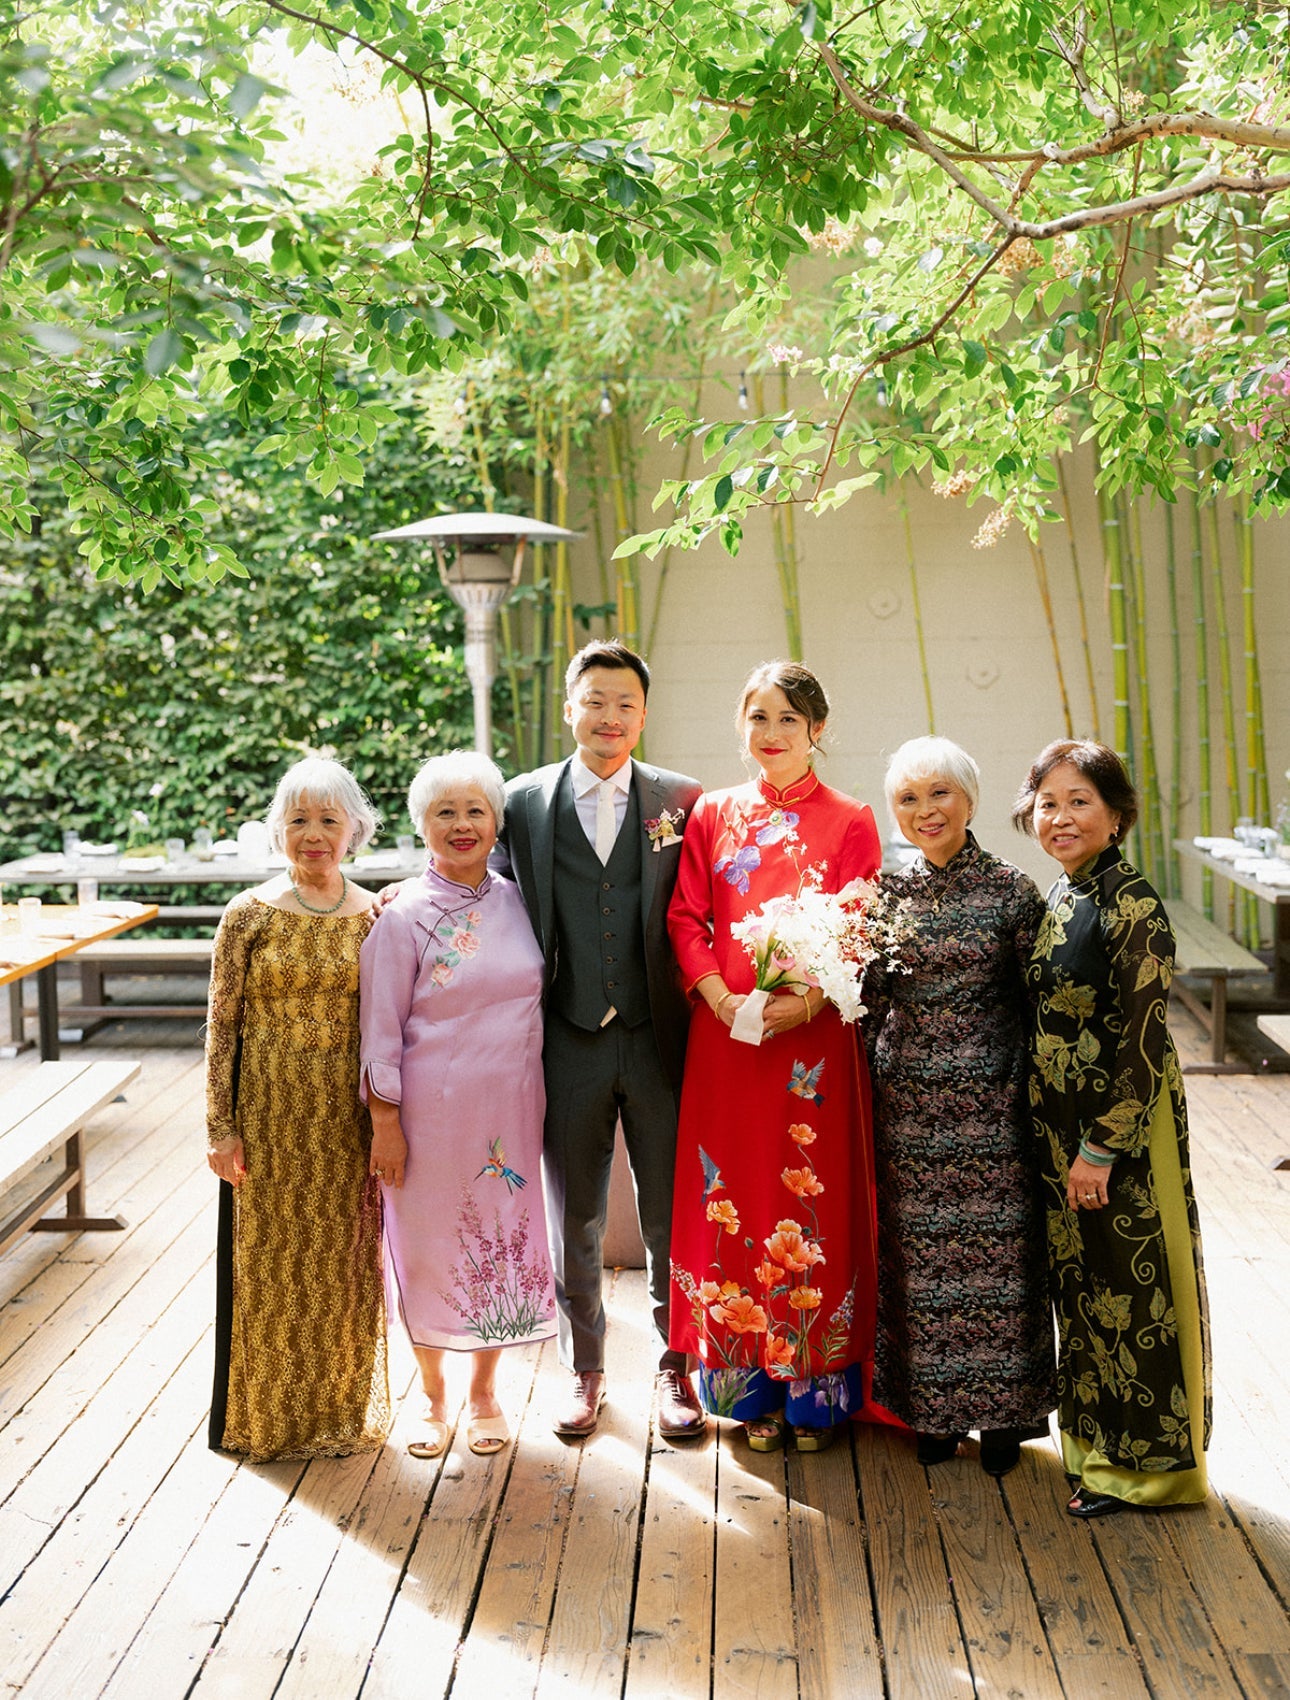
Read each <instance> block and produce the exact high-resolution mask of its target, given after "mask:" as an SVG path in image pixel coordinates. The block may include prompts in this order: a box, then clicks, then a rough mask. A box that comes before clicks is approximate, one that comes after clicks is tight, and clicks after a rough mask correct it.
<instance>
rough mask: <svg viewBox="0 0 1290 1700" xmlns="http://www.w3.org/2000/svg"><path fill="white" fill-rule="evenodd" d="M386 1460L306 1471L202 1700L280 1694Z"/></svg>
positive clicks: (201, 1686)
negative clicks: (374, 1477) (344, 1544)
mask: <svg viewBox="0 0 1290 1700" xmlns="http://www.w3.org/2000/svg"><path fill="white" fill-rule="evenodd" d="M379 1456H380V1454H379V1453H377V1452H357V1453H353V1454H351V1456H350V1457H348V1458H328V1459H323V1460H315V1461H314V1462H313V1463H311V1464H310V1465H309V1467H308V1468H307V1469H306V1470H305V1472H304V1474H303V1476H302V1477H301V1478H300V1481H299V1483H298V1484H297V1486H296V1490H295V1493H294V1494H293V1495H292V1497H291V1499H290V1501H289V1502H288V1503H287V1504H286V1505H285V1506H284V1507H283V1510H282V1514H281V1515H280V1516H279V1517H278V1518H277V1519H276V1520H275V1522H274V1525H273V1529H272V1532H271V1533H270V1535H269V1538H268V1540H267V1541H266V1542H265V1543H264V1548H263V1550H262V1551H261V1552H260V1553H259V1554H258V1556H257V1561H256V1565H255V1568H254V1570H253V1571H252V1572H251V1573H250V1575H249V1576H248V1578H247V1581H246V1585H245V1587H244V1588H243V1589H242V1592H241V1593H240V1594H239V1595H238V1598H237V1604H236V1606H235V1607H234V1609H233V1611H232V1613H231V1615H230V1617H229V1620H228V1621H227V1622H226V1624H225V1625H224V1628H223V1631H222V1633H221V1634H220V1636H219V1638H218V1640H217V1641H216V1642H215V1645H214V1647H213V1648H212V1649H211V1652H210V1655H209V1657H208V1658H207V1659H206V1662H205V1663H204V1664H203V1666H202V1671H201V1677H200V1679H199V1681H198V1683H197V1687H196V1690H195V1693H196V1695H197V1696H198V1697H199V1700H247V1697H248V1696H251V1695H264V1696H265V1697H266V1700H268V1696H270V1695H272V1694H274V1693H275V1692H276V1690H277V1686H278V1683H279V1681H280V1679H281V1677H282V1673H283V1671H284V1670H285V1668H286V1666H287V1663H288V1661H289V1660H290V1658H291V1656H292V1652H293V1651H294V1648H295V1645H296V1642H297V1640H298V1639H299V1637H300V1632H301V1630H302V1628H303V1626H304V1623H305V1621H306V1619H307V1617H308V1616H309V1613H310V1611H311V1610H312V1608H313V1605H314V1601H315V1600H316V1598H317V1596H318V1593H319V1590H320V1589H321V1588H322V1585H323V1582H324V1580H325V1579H326V1575H327V1571H328V1569H329V1568H330V1566H331V1564H332V1563H333V1562H334V1560H335V1557H336V1552H337V1549H338V1548H339V1546H340V1544H341V1542H342V1541H343V1540H344V1538H345V1530H346V1528H347V1526H348V1524H349V1523H350V1521H351V1520H352V1519H353V1518H354V1516H355V1515H356V1513H357V1510H358V1507H359V1505H360V1503H361V1501H362V1498H363V1493H364V1490H365V1489H366V1487H367V1484H368V1483H369V1481H370V1480H371V1477H372V1473H373V1471H374V1470H375V1468H376V1465H377V1462H378V1459H379Z"/></svg>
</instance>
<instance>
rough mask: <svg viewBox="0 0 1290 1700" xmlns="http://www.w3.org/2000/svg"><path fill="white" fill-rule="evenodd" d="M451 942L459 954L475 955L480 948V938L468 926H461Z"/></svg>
mask: <svg viewBox="0 0 1290 1700" xmlns="http://www.w3.org/2000/svg"><path fill="white" fill-rule="evenodd" d="M449 942H450V943H451V945H452V948H453V949H454V950H455V951H456V952H457V953H458V955H459V956H473V955H474V954H475V952H476V951H477V950H478V949H479V940H478V939H477V938H476V937H475V935H474V933H472V932H470V931H469V930H468V929H467V928H466V927H459V928H458V929H457V931H456V932H455V933H454V934H453V935H452V938H451V940H450V941H449Z"/></svg>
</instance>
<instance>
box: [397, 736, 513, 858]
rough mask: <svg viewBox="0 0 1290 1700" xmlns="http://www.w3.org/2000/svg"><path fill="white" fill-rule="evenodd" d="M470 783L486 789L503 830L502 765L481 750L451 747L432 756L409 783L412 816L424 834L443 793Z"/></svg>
mask: <svg viewBox="0 0 1290 1700" xmlns="http://www.w3.org/2000/svg"><path fill="white" fill-rule="evenodd" d="M468 786H473V787H474V789H475V790H476V791H482V792H483V794H484V800H485V801H486V802H487V804H488V806H489V808H490V809H491V810H492V811H493V819H494V821H495V822H496V823H497V830H498V831H499V832H500V831H501V830H502V815H503V813H504V812H505V809H506V781H505V780H504V779H503V778H502V770H501V768H500V767H498V765H497V763H496V762H493V761H489V759H488V757H487V756H481V755H480V754H479V752H478V751H477V750H449V751H448V753H447V755H442V756H431V757H430V760H429V761H428V762H426V764H425V766H424V767H422V769H421V771H420V772H419V773H418V774H417V776H416V778H415V779H414V780H413V781H412V783H411V785H409V786H408V816H409V818H410V819H411V821H412V824H413V826H414V827H415V828H416V829H417V831H418V832H419V833H420V834H421V836H422V838H424V837H425V820H426V816H427V815H428V814H429V813H430V810H431V809H432V808H433V807H434V805H435V804H436V803H437V802H438V801H439V799H440V797H443V796H446V795H447V793H448V792H449V791H460V790H464V789H466V788H467V787H468Z"/></svg>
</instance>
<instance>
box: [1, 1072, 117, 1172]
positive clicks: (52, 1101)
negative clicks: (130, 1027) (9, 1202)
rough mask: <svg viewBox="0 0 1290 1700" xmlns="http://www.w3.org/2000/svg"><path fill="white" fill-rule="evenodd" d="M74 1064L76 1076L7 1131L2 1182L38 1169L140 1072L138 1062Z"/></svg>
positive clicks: (4, 1144)
mask: <svg viewBox="0 0 1290 1700" xmlns="http://www.w3.org/2000/svg"><path fill="white" fill-rule="evenodd" d="M45 1066H46V1067H48V1064H46V1065H45ZM72 1066H73V1067H74V1068H76V1069H77V1070H78V1072H77V1073H76V1075H75V1076H74V1078H73V1079H71V1080H69V1081H68V1082H67V1083H66V1084H65V1085H63V1086H62V1087H61V1088H60V1089H59V1091H58V1092H56V1093H55V1094H54V1095H53V1096H51V1097H49V1098H46V1099H45V1101H44V1103H42V1104H41V1105H40V1107H39V1108H38V1109H34V1110H31V1111H29V1112H28V1114H27V1115H25V1116H24V1117H23V1118H22V1120H21V1121H18V1122H15V1123H14V1124H13V1125H12V1126H11V1127H10V1128H9V1130H8V1131H7V1132H6V1133H5V1134H4V1136H3V1145H2V1146H0V1184H7V1183H9V1182H11V1181H15V1180H18V1179H20V1178H21V1177H22V1176H23V1175H25V1174H26V1173H27V1172H28V1171H29V1170H30V1169H32V1168H34V1167H35V1165H36V1164H37V1163H39V1162H41V1161H42V1159H43V1158H44V1157H46V1156H47V1155H48V1154H49V1153H50V1152H51V1151H52V1150H53V1149H54V1148H55V1147H57V1146H59V1145H61V1144H63V1142H64V1141H65V1140H67V1139H68V1138H69V1137H70V1136H71V1135H72V1134H73V1133H76V1132H78V1131H79V1130H80V1129H81V1128H82V1127H84V1125H85V1123H86V1122H87V1121H89V1119H90V1118H91V1116H93V1115H94V1114H96V1112H97V1111H99V1110H101V1109H102V1108H103V1106H104V1105H105V1104H110V1103H111V1101H112V1099H113V1098H115V1097H116V1096H117V1095H118V1094H119V1093H120V1092H121V1091H123V1090H124V1088H125V1087H126V1086H128V1085H129V1084H130V1082H131V1081H132V1080H133V1079H134V1077H135V1076H136V1075H137V1074H138V1072H139V1065H138V1063H90V1064H89V1065H88V1066H81V1065H78V1064H73V1065H72Z"/></svg>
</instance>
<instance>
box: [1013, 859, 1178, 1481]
mask: <svg viewBox="0 0 1290 1700" xmlns="http://www.w3.org/2000/svg"><path fill="white" fill-rule="evenodd" d="M1049 903H1050V912H1049V921H1048V922H1047V923H1046V924H1045V925H1044V926H1043V927H1041V929H1040V944H1041V948H1038V949H1037V950H1036V952H1035V955H1034V956H1033V957H1032V959H1031V965H1030V970H1029V978H1030V983H1031V986H1032V988H1033V990H1034V992H1035V994H1036V997H1037V1011H1036V1026H1035V1037H1034V1040H1033V1050H1032V1070H1031V1077H1030V1102H1031V1107H1032V1113H1033V1118H1034V1127H1035V1133H1036V1136H1037V1139H1038V1145H1039V1151H1040V1154H1041V1160H1042V1166H1043V1183H1044V1187H1045V1191H1046V1194H1047V1206H1046V1218H1047V1225H1048V1245H1049V1264H1050V1272H1051V1278H1052V1289H1053V1300H1054V1306H1055V1309H1056V1312H1057V1324H1058V1338H1059V1345H1060V1350H1059V1371H1058V1383H1059V1385H1058V1396H1059V1406H1058V1422H1059V1426H1060V1428H1061V1431H1062V1435H1063V1448H1064V1456H1065V1457H1066V1458H1067V1460H1068V1464H1067V1467H1068V1468H1071V1467H1072V1466H1071V1460H1074V1468H1075V1469H1076V1470H1077V1471H1078V1470H1079V1469H1080V1468H1081V1467H1082V1466H1081V1463H1080V1460H1081V1459H1083V1458H1087V1459H1092V1460H1093V1461H1094V1462H1095V1464H1096V1467H1097V1468H1103V1467H1105V1468H1107V1469H1109V1470H1111V1471H1115V1470H1120V1471H1126V1472H1129V1471H1136V1472H1142V1473H1144V1474H1145V1473H1151V1474H1153V1475H1157V1476H1159V1475H1160V1473H1161V1472H1165V1473H1168V1472H1178V1481H1179V1487H1178V1490H1177V1493H1178V1496H1179V1497H1181V1498H1184V1499H1190V1500H1193V1501H1194V1500H1196V1499H1198V1498H1203V1497H1204V1492H1205V1478H1204V1469H1203V1448H1204V1445H1205V1443H1206V1441H1207V1439H1208V1432H1209V1360H1208V1319H1207V1314H1206V1307H1205V1292H1204V1281H1203V1273H1202V1271H1201V1267H1200V1259H1199V1227H1198V1222H1197V1217H1196V1212H1195V1200H1194V1197H1193V1195H1192V1192H1191V1180H1190V1172H1189V1167H1188V1156H1187V1120H1186V1104H1185V1100H1184V1097H1183V1091H1182V1077H1181V1068H1180V1065H1179V1063H1178V1058H1177V1053H1176V1051H1175V1050H1174V1048H1173V1045H1172V1042H1171V1040H1170V1039H1169V1035H1168V1029H1167V1025H1166V1017H1165V999H1166V994H1167V991H1168V986H1169V981H1170V978H1171V975H1172V972H1173V950H1174V946H1173V937H1172V933H1171V931H1170V928H1169V924H1168V918H1167V916H1166V914H1165V911H1164V907H1163V905H1162V904H1161V902H1160V900H1159V898H1158V897H1157V895H1156V894H1155V892H1154V891H1153V890H1152V889H1151V887H1150V886H1149V885H1148V884H1147V882H1146V881H1145V880H1144V879H1143V878H1142V876H1141V875H1140V874H1139V873H1138V872H1137V871H1136V870H1135V869H1133V868H1131V867H1130V866H1129V865H1128V864H1127V863H1126V862H1124V860H1123V858H1122V857H1121V855H1120V853H1119V852H1118V851H1117V850H1116V849H1114V847H1112V848H1110V849H1108V850H1106V851H1103V852H1102V854H1101V855H1100V856H1099V857H1098V858H1097V859H1096V860H1095V861H1094V862H1093V863H1091V864H1089V865H1087V866H1086V867H1084V868H1082V869H1080V870H1078V871H1077V873H1076V875H1075V876H1074V877H1073V878H1068V877H1066V876H1063V878H1062V879H1061V880H1059V881H1058V883H1057V885H1056V886H1055V887H1054V889H1053V892H1052V893H1051V894H1050V897H1049ZM1081 1138H1088V1139H1091V1140H1092V1141H1093V1142H1094V1143H1097V1144H1101V1145H1104V1146H1106V1147H1107V1148H1109V1149H1110V1150H1112V1151H1113V1152H1114V1153H1115V1156H1116V1159H1117V1160H1116V1162H1115V1164H1114V1167H1113V1168H1112V1169H1111V1171H1110V1175H1109V1181H1110V1206H1109V1208H1107V1209H1104V1210H1102V1211H1098V1212H1095V1213H1092V1214H1090V1215H1085V1214H1084V1213H1083V1212H1076V1211H1073V1210H1072V1209H1071V1208H1070V1206H1069V1204H1068V1202H1067V1198H1066V1189H1067V1181H1068V1176H1069V1171H1070V1165H1071V1163H1072V1162H1073V1160H1074V1159H1075V1157H1076V1155H1077V1153H1078V1150H1079V1143H1080V1140H1081ZM1171 1177H1172V1178H1171ZM1166 1212H1168V1213H1169V1214H1168V1215H1166ZM1166 1228H1168V1234H1169V1236H1172V1237H1167V1234H1166ZM1180 1230H1185V1233H1184V1235H1183V1239H1184V1243H1187V1244H1189V1245H1190V1246H1191V1247H1192V1256H1191V1257H1190V1258H1183V1259H1180V1258H1179V1257H1178V1255H1177V1251H1176V1247H1177V1244H1178V1236H1179V1231H1180ZM1179 1283H1182V1285H1181V1287H1180V1286H1179ZM1180 1292H1181V1293H1182V1294H1183V1295H1184V1297H1185V1298H1186V1306H1185V1308H1184V1307H1183V1305H1182V1301H1181V1300H1180V1297H1179V1294H1180ZM1184 1323H1185V1326H1184ZM1068 1447H1069V1448H1070V1449H1069V1450H1068ZM1102 1461H1104V1465H1103V1462H1102ZM1189 1476H1190V1477H1191V1480H1190V1481H1189V1480H1188V1479H1187V1478H1188V1477H1189ZM1124 1491H1125V1492H1126V1493H1127V1494H1128V1496H1129V1497H1134V1495H1133V1494H1132V1491H1131V1490H1129V1489H1127V1488H1126V1489H1125V1490H1124ZM1170 1492H1171V1490H1170V1489H1168V1488H1167V1487H1164V1488H1162V1489H1160V1490H1159V1491H1158V1492H1156V1493H1155V1494H1154V1496H1153V1497H1151V1498H1150V1500H1149V1502H1150V1503H1155V1504H1161V1503H1168V1502H1169V1501H1170ZM1145 1497H1146V1496H1145V1495H1144V1499H1145Z"/></svg>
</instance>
